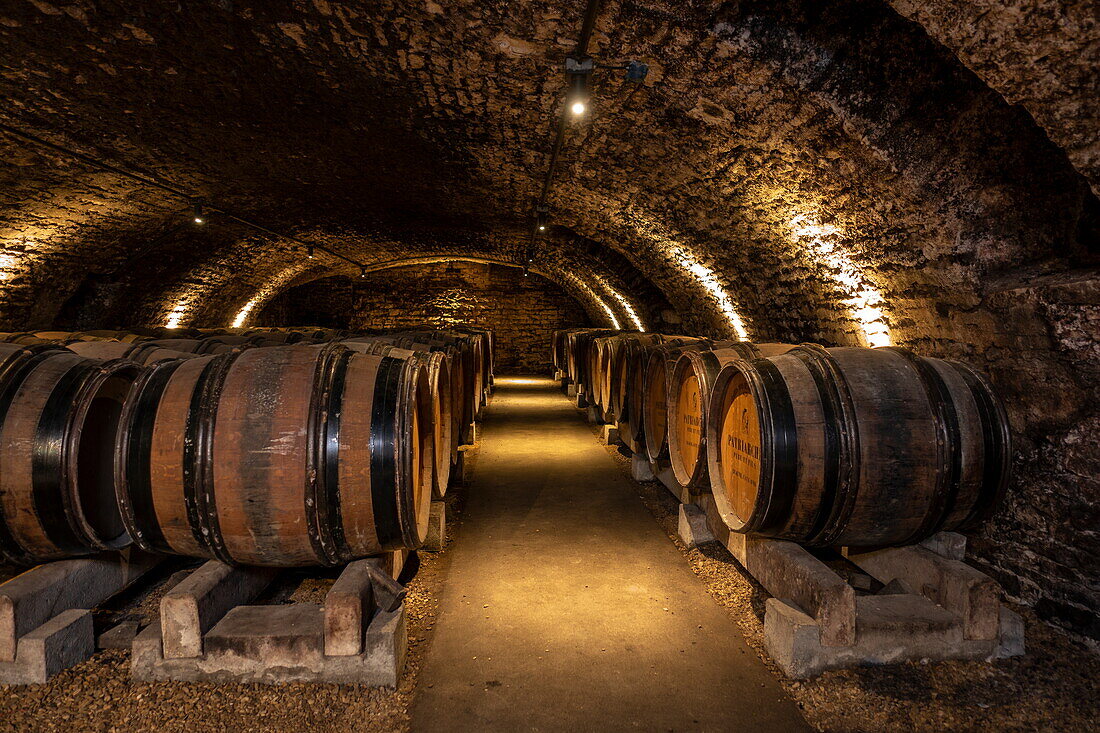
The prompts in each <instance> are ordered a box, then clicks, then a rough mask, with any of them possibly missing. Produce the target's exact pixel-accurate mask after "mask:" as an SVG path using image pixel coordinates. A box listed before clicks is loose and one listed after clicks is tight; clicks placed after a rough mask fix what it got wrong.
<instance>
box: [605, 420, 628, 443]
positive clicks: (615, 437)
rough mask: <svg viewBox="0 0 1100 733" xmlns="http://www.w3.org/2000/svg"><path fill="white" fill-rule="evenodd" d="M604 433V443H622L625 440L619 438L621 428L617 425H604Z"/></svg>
mask: <svg viewBox="0 0 1100 733" xmlns="http://www.w3.org/2000/svg"><path fill="white" fill-rule="evenodd" d="M602 433H603V435H602V439H603V444H604V445H622V443H623V441H622V440H621V439H620V438H619V428H618V427H617V426H615V425H604V426H603V431H602Z"/></svg>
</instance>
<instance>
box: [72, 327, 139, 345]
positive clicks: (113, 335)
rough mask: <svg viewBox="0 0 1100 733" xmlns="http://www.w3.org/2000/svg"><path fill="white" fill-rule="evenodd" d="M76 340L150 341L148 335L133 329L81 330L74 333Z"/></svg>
mask: <svg viewBox="0 0 1100 733" xmlns="http://www.w3.org/2000/svg"><path fill="white" fill-rule="evenodd" d="M73 338H74V340H77V341H124V342H127V343H136V342H138V341H148V340H149V337H148V336H143V335H141V334H137V333H133V332H131V331H107V330H99V331H80V332H79V333H75V334H73Z"/></svg>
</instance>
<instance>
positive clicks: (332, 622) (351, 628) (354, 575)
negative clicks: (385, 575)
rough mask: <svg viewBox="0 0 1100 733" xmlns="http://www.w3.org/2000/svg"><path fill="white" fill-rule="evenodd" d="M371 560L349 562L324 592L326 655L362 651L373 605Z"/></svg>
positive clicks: (342, 654)
mask: <svg viewBox="0 0 1100 733" xmlns="http://www.w3.org/2000/svg"><path fill="white" fill-rule="evenodd" d="M372 562H376V561H372V560H356V561H355V562H352V563H348V565H347V567H345V568H344V571H343V572H342V573H340V577H339V578H337V579H336V582H335V583H333V585H332V588H330V589H329V592H328V593H327V594H326V595H325V605H324V637H325V654H326V655H328V656H332V657H340V656H353V655H356V654H359V653H360V652H362V651H363V626H364V624H365V621H366V620H367V619H369V618H370V616H371V612H372V611H373V608H374V599H373V593H372V589H373V587H374V586H373V585H372V584H371V580H370V571H369V566H370V563H372Z"/></svg>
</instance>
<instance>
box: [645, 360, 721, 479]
mask: <svg viewBox="0 0 1100 733" xmlns="http://www.w3.org/2000/svg"><path fill="white" fill-rule="evenodd" d="M709 343H710V342H709V341H706V340H704V339H697V340H687V339H676V340H672V341H667V342H664V343H661V344H659V345H657V346H653V347H650V349H649V353H648V355H647V356H646V359H645V374H644V376H643V377H642V380H643V381H642V395H641V412H642V431H643V442H644V443H645V452H646V456H648V457H649V460H650V461H651V462H653V463H657V462H661V461H665V460H667V459H668V382H669V377H670V376H671V371H672V367H673V366H675V364H676V359H678V358H680V354H682V353H683V352H684V351H689V350H699V349H706V348H708V347H709Z"/></svg>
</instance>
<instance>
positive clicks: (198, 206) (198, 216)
mask: <svg viewBox="0 0 1100 733" xmlns="http://www.w3.org/2000/svg"><path fill="white" fill-rule="evenodd" d="M191 209H192V213H193V214H194V216H193V218H192V221H194V222H195V223H196V224H205V223H206V217H204V216H203V214H202V201H199V200H197V199H196V200H195V202H194V203H192V204H191Z"/></svg>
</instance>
